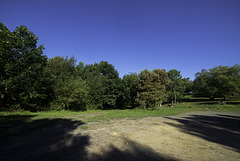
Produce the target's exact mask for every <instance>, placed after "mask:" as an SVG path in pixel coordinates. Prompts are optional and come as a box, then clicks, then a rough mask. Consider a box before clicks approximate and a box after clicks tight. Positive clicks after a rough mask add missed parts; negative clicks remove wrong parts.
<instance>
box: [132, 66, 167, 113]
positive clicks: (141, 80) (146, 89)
mask: <svg viewBox="0 0 240 161" xmlns="http://www.w3.org/2000/svg"><path fill="white" fill-rule="evenodd" d="M167 76H168V75H167V72H166V71H165V70H164V69H162V70H160V69H154V70H153V71H149V70H147V69H145V70H143V71H141V72H140V74H139V75H138V81H137V99H136V101H137V102H138V103H139V105H140V108H148V107H152V108H154V107H156V106H157V105H159V106H161V103H162V102H163V101H164V99H165V91H166V84H167V81H168V77H167Z"/></svg>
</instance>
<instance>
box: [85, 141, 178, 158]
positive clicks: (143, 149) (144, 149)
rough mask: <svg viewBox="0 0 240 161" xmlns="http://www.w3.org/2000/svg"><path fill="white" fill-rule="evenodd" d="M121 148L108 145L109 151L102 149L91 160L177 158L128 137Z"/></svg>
mask: <svg viewBox="0 0 240 161" xmlns="http://www.w3.org/2000/svg"><path fill="white" fill-rule="evenodd" d="M125 145H127V146H125V147H124V148H123V149H118V148H116V147H115V146H113V145H111V146H110V149H111V150H110V151H104V150H103V151H102V152H103V155H96V154H94V155H92V156H91V159H89V160H91V161H177V160H178V159H176V158H173V157H170V156H167V155H164V154H160V153H157V152H156V151H154V150H153V149H151V148H149V147H148V146H144V145H141V144H139V143H136V142H134V141H131V140H129V139H126V140H125Z"/></svg>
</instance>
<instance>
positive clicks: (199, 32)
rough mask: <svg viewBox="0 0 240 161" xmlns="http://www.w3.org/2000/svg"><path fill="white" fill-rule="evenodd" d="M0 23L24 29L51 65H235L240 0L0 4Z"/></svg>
mask: <svg viewBox="0 0 240 161" xmlns="http://www.w3.org/2000/svg"><path fill="white" fill-rule="evenodd" d="M0 22H2V23H4V24H5V25H6V26H7V27H8V28H9V29H10V30H11V31H13V30H14V29H15V28H16V26H19V25H25V26H27V27H28V28H29V30H30V31H32V32H33V33H35V34H36V35H37V36H38V37H39V44H44V46H45V48H46V49H45V50H44V53H45V54H46V55H47V56H48V57H49V58H51V57H53V56H69V57H71V56H75V57H76V58H77V60H78V61H83V62H84V63H85V64H92V63H95V62H100V61H101V60H106V61H108V62H109V63H111V64H113V65H114V66H115V67H116V69H117V70H118V71H119V73H120V76H122V75H124V74H127V73H129V72H137V73H139V72H140V71H141V70H144V69H146V68H147V69H149V70H152V69H155V68H159V69H166V70H167V71H169V70H170V69H177V70H180V71H181V74H182V75H183V77H190V78H191V79H194V78H195V77H194V75H195V73H196V72H200V71H201V69H209V68H213V67H215V66H218V65H228V66H232V65H234V64H240V0H131V2H129V0H0Z"/></svg>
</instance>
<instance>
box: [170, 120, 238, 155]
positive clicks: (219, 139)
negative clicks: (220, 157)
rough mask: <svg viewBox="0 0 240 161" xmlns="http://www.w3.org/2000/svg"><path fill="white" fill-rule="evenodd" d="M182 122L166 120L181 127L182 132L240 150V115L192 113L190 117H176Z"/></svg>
mask: <svg viewBox="0 0 240 161" xmlns="http://www.w3.org/2000/svg"><path fill="white" fill-rule="evenodd" d="M165 118H168V119H171V120H175V121H177V122H179V123H181V124H175V123H171V122H165V123H167V124H168V125H171V126H174V127H177V128H179V129H180V130H181V131H182V132H184V133H187V134H191V135H194V136H197V137H200V138H203V139H205V140H208V141H211V142H214V143H218V144H222V145H225V146H228V147H231V148H234V149H235V150H236V151H237V152H240V117H239V116H232V115H211V116H205V115H190V116H189V117H182V118H175V117H165Z"/></svg>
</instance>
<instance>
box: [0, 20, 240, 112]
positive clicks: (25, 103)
mask: <svg viewBox="0 0 240 161" xmlns="http://www.w3.org/2000/svg"><path fill="white" fill-rule="evenodd" d="M37 42H38V37H37V36H36V35H35V34H34V33H33V32H31V31H29V30H28V28H27V27H26V26H19V27H17V28H16V29H15V30H14V31H12V32H11V31H10V30H9V29H8V28H7V27H6V26H5V25H4V24H3V23H0V110H18V109H24V110H29V111H41V110H77V111H78V110H87V109H124V108H136V107H137V108H141V109H147V108H152V109H154V108H156V107H161V105H162V104H163V103H166V102H170V103H171V102H172V103H176V102H177V101H181V100H182V99H183V98H184V97H185V96H186V95H188V94H189V93H191V92H194V93H196V94H198V95H199V96H207V97H209V98H210V99H214V98H217V97H225V96H229V95H234V96H239V93H240V88H239V87H240V86H239V85H240V66H239V65H234V66H232V67H228V66H218V67H215V68H213V69H209V70H205V69H203V70H202V71H201V72H199V73H196V78H195V80H194V81H191V80H190V79H189V78H182V76H181V74H180V71H178V70H176V69H172V70H170V71H168V72H167V71H166V70H165V69H154V70H152V71H149V70H147V69H145V70H143V71H141V72H140V73H139V74H137V73H130V74H126V75H124V76H123V77H122V78H120V77H119V73H118V71H117V70H116V69H115V67H114V66H113V65H112V64H110V63H109V62H107V61H101V62H99V63H94V64H84V63H83V62H79V63H78V64H76V63H77V60H76V58H74V57H71V58H68V57H60V56H56V57H53V58H50V59H48V58H47V56H46V55H44V53H43V50H44V46H43V45H40V46H38V45H37Z"/></svg>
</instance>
